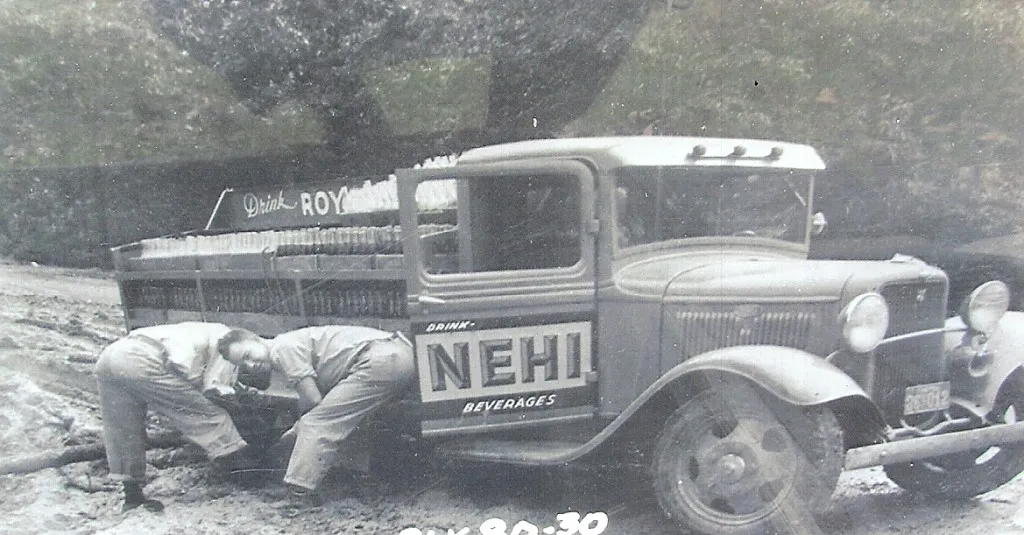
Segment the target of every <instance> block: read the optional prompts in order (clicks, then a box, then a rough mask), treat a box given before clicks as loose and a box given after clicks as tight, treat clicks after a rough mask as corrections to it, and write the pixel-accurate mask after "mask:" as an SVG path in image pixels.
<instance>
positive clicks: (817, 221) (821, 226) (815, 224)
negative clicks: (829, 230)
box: [811, 212, 828, 236]
mask: <svg viewBox="0 0 1024 535" xmlns="http://www.w3.org/2000/svg"><path fill="white" fill-rule="evenodd" d="M827 226H828V220H826V219H825V214H823V213H821V212H814V215H812V216H811V236H817V235H819V234H821V233H822V232H825V227H827Z"/></svg>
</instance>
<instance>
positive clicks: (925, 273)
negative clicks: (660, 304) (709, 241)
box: [615, 251, 944, 302]
mask: <svg viewBox="0 0 1024 535" xmlns="http://www.w3.org/2000/svg"><path fill="white" fill-rule="evenodd" d="M942 278H944V274H943V273H942V271H940V270H938V269H936V268H934V267H931V266H928V265H927V264H924V263H923V262H921V261H919V260H916V259H913V258H909V257H902V258H897V259H893V260H888V261H835V260H804V259H796V258H793V257H787V256H780V255H773V254H761V253H755V254H751V253H744V252H736V251H708V252H700V253H692V252H688V253H681V254H675V255H665V256H660V257H657V258H651V259H646V260H641V261H638V262H636V263H633V264H630V265H627V266H625V267H623V268H622V269H620V270H619V272H618V274H617V276H616V281H615V282H616V285H617V286H618V287H619V289H620V290H621V291H623V292H624V293H627V294H634V295H636V296H637V297H641V296H645V297H655V298H661V297H662V296H663V297H664V298H665V299H666V300H667V301H676V300H678V301H699V302H735V301H780V302H793V301H817V302H822V301H837V300H842V301H845V300H847V299H849V298H852V297H853V296H855V295H857V294H860V293H863V292H867V291H873V290H876V289H878V288H879V287H880V286H881V285H883V284H885V283H888V282H894V281H908V280H924V279H928V280H934V279H942Z"/></svg>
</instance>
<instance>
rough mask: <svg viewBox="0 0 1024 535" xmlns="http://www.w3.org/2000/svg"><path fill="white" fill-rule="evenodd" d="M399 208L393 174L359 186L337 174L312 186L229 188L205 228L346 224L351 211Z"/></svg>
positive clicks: (270, 227) (356, 212)
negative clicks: (336, 176)
mask: <svg viewBox="0 0 1024 535" xmlns="http://www.w3.org/2000/svg"><path fill="white" fill-rule="evenodd" d="M397 209H398V197H397V192H396V186H395V180H394V177H391V178H390V179H387V178H384V177H378V178H377V181H376V182H371V181H370V180H366V181H364V182H363V183H362V184H359V183H355V182H353V181H352V180H351V179H346V178H338V179H334V180H328V181H324V182H316V183H312V184H293V185H286V186H273V187H259V188H246V189H228V190H225V191H224V193H223V194H221V198H220V201H219V202H218V204H217V209H216V211H215V212H214V214H213V216H212V217H211V218H210V223H209V225H207V228H208V229H231V230H266V229H274V228H288V227H316V226H337V225H346V224H350V223H349V221H350V220H351V217H350V216H351V215H352V214H365V213H372V212H376V213H382V212H387V211H389V210H397Z"/></svg>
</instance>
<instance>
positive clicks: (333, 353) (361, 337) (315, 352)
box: [270, 325, 392, 393]
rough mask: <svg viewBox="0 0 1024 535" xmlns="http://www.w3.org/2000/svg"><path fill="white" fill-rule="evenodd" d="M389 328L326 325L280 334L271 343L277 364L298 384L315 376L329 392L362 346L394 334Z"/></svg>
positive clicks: (348, 371)
mask: <svg viewBox="0 0 1024 535" xmlns="http://www.w3.org/2000/svg"><path fill="white" fill-rule="evenodd" d="M391 336H392V334H391V333H389V332H385V331H381V330H379V329H373V328H371V327H360V326H357V325H322V326H318V327H306V328H304V329H298V330H295V331H290V332H286V333H283V334H279V335H278V336H277V337H276V338H274V340H273V342H272V343H271V349H270V359H271V361H272V362H273V364H274V367H275V368H277V369H278V370H280V371H281V372H282V373H283V374H284V375H285V377H287V379H288V385H289V386H292V387H294V386H295V385H296V384H298V382H299V381H301V380H303V379H305V378H306V377H312V378H313V380H314V381H315V382H316V385H317V389H319V390H320V392H321V393H327V392H328V391H330V390H331V389H332V388H334V386H335V385H337V384H338V383H339V382H341V380H342V379H344V378H346V377H348V376H349V375H350V374H351V373H352V369H353V368H354V367H355V365H356V362H357V357H358V356H359V353H360V350H362V349H363V348H364V347H366V345H367V344H368V343H369V342H371V341H374V340H386V339H389V338H391Z"/></svg>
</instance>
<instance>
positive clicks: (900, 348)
mask: <svg viewBox="0 0 1024 535" xmlns="http://www.w3.org/2000/svg"><path fill="white" fill-rule="evenodd" d="M880 293H881V294H882V296H883V297H885V301H886V303H888V305H889V331H888V332H887V333H886V337H892V336H897V335H901V334H907V333H912V332H916V331H920V330H924V329H933V328H937V327H942V326H943V324H944V323H945V313H946V285H945V282H943V281H934V282H913V283H898V284H889V285H886V286H884V287H883V288H882V289H881V292H880ZM942 343H943V342H942V334H941V333H937V334H930V335H926V336H919V337H915V338H910V339H907V340H903V341H900V342H894V343H890V344H885V345H883V346H881V347H879V348H878V350H877V352H876V355H875V357H876V359H877V367H876V370H877V373H876V376H875V381H874V387H873V392H871V393H870V394H871V396H872V397H873V398H874V399H875V402H876V403H877V404H878V405H879V407H880V408H881V409H882V412H883V414H885V415H886V418H887V419H889V421H890V423H893V424H895V423H898V421H899V418H900V417H901V416H902V414H903V396H904V391H905V390H906V388H907V387H908V386H911V385H916V384H923V383H932V382H936V381H942V380H944V379H945V378H946V361H945V355H944V352H943V346H942Z"/></svg>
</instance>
